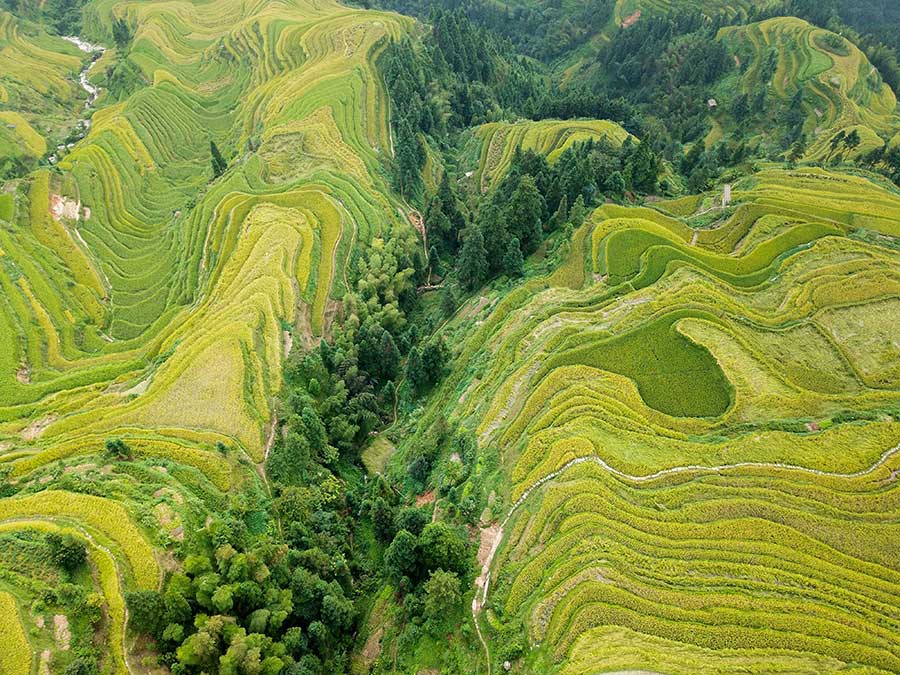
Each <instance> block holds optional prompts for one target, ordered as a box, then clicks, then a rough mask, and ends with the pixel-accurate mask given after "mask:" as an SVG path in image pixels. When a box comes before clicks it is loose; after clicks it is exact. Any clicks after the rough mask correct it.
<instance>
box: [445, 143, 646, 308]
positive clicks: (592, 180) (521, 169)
mask: <svg viewBox="0 0 900 675" xmlns="http://www.w3.org/2000/svg"><path fill="white" fill-rule="evenodd" d="M659 172H660V158H659V156H658V155H657V154H656V153H655V152H654V151H653V149H652V147H651V143H650V142H644V143H639V144H635V143H633V142H632V141H631V140H630V139H629V140H627V141H626V142H625V144H624V145H623V147H622V148H621V149H616V148H614V147H613V146H612V145H611V144H610V143H608V142H606V141H604V140H601V141H599V142H595V141H593V140H592V139H591V140H588V141H586V142H584V143H578V144H575V145H573V146H572V147H570V148H568V149H567V150H566V151H565V152H564V153H563V154H562V155H561V156H560V158H559V159H558V160H557V162H556V163H555V164H553V165H552V166H551V165H550V164H548V162H547V160H546V159H545V158H544V157H543V156H542V155H540V154H538V153H536V152H533V151H522V150H521V149H518V148H517V149H516V152H515V154H514V156H513V158H512V161H511V165H510V169H509V172H508V173H507V175H506V176H505V177H504V178H503V179H502V180H501V181H500V182H499V183H498V185H497V186H496V187H495V188H494V189H493V190H491V192H489V193H488V194H487V195H485V196H484V197H483V198H482V200H481V203H480V205H479V208H478V211H477V216H476V218H475V220H474V222H473V223H472V224H471V225H469V226H468V227H467V228H466V230H465V231H464V232H463V233H462V238H463V244H462V248H461V250H460V254H459V260H458V268H459V278H460V281H461V283H462V284H463V286H464V287H465V288H467V289H470V290H472V289H475V288H477V287H479V286H480V285H481V284H482V283H484V282H485V281H486V280H488V279H490V278H492V277H494V276H496V275H499V274H507V275H510V276H518V275H521V274H522V271H523V260H524V259H525V258H527V257H528V256H529V255H531V254H532V253H534V252H535V251H536V250H537V248H538V246H539V245H540V244H541V242H542V241H543V240H544V238H545V236H546V235H547V234H548V233H549V232H551V231H553V230H555V229H557V228H559V227H562V226H564V225H566V224H568V223H572V224H574V225H580V224H581V221H583V220H584V217H585V216H586V214H587V209H588V208H589V207H591V206H595V205H597V204H600V203H602V202H603V201H604V200H605V199H607V198H609V199H621V198H623V197H624V195H625V191H626V190H632V191H634V192H638V193H642V194H650V193H653V192H655V191H656V190H657V189H658V175H659Z"/></svg>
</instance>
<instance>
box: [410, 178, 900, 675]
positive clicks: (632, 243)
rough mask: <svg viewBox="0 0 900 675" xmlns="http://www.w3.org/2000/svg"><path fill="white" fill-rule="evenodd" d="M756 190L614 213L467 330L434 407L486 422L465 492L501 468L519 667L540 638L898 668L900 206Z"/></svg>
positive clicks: (588, 651)
mask: <svg viewBox="0 0 900 675" xmlns="http://www.w3.org/2000/svg"><path fill="white" fill-rule="evenodd" d="M732 200H733V201H732V202H731V204H729V205H728V207H727V208H725V209H722V207H721V193H711V194H709V195H707V196H706V198H705V199H702V200H697V201H695V202H694V204H693V206H691V207H687V208H685V203H684V202H683V200H682V201H680V202H676V203H673V204H672V205H671V212H670V213H671V215H669V213H667V212H666V209H668V208H669V204H667V203H666V202H661V203H660V204H659V208H657V209H651V208H634V207H631V208H628V207H620V206H615V205H607V206H605V207H601V208H600V209H598V210H597V211H595V213H594V214H593V216H592V217H591V219H590V220H589V221H588V223H587V224H585V226H583V228H582V229H581V230H579V231H578V232H577V233H576V235H575V236H574V238H573V243H572V249H571V253H570V254H569V257H568V259H567V261H566V262H565V264H564V265H563V266H561V267H560V268H559V269H558V270H556V271H555V272H554V273H553V274H552V275H551V276H549V277H545V278H537V279H533V280H531V281H526V282H524V283H522V284H521V285H519V286H517V287H516V288H514V289H512V290H511V291H510V292H509V293H508V294H505V295H501V296H499V297H491V296H489V297H487V298H483V299H482V300H481V301H476V300H473V301H472V302H470V303H469V304H468V305H466V306H464V307H463V308H462V309H461V310H460V313H459V318H458V319H457V320H455V321H451V322H450V323H449V324H448V326H447V327H446V328H445V331H446V335H447V339H448V342H450V343H451V344H458V345H460V347H459V352H458V356H457V364H458V366H457V368H456V369H455V370H454V372H453V374H452V375H451V376H450V378H449V379H448V381H447V383H445V385H443V387H442V388H441V390H440V392H439V393H438V394H437V395H436V396H435V397H434V398H433V401H432V404H431V407H430V408H429V413H428V415H427V416H426V420H438V419H444V418H447V419H448V420H449V424H451V425H453V424H460V425H462V426H464V427H470V428H472V430H473V431H474V433H475V437H476V438H477V440H478V444H479V447H480V448H481V451H480V457H481V459H479V461H478V464H477V466H475V467H473V468H472V477H471V478H470V479H469V480H468V481H467V483H466V486H468V487H464V491H465V490H468V489H470V488H471V489H477V488H476V486H479V485H485V484H488V485H490V484H493V481H495V480H496V481H498V482H497V485H498V489H499V493H498V494H496V495H493V496H492V497H490V498H488V500H487V508H486V510H485V511H484V512H483V513H482V514H481V517H480V520H481V526H482V531H481V536H482V542H483V545H482V551H483V552H484V553H487V551H488V549H489V548H490V544H491V542H498V543H499V546H498V548H497V549H496V552H495V553H493V552H492V553H491V555H487V556H486V557H482V558H480V561H481V562H483V563H484V569H483V570H482V575H481V576H480V577H479V587H478V588H477V589H476V596H475V597H476V602H477V604H476V607H478V608H479V612H478V616H480V622H481V626H482V629H483V631H484V632H485V634H486V641H487V643H488V647H489V649H490V650H491V653H492V658H493V659H495V664H494V665H495V667H496V666H497V665H498V662H497V659H498V658H500V657H499V655H500V654H504V653H510V649H512V647H511V643H510V642H509V636H511V635H515V634H518V633H519V631H524V632H525V633H526V634H527V636H528V645H527V647H525V649H524V651H523V652H522V655H523V658H524V663H525V664H527V665H526V666H524V667H525V670H526V671H527V672H548V671H550V670H553V669H556V668H560V669H561V672H567V673H582V672H596V669H597V668H602V669H603V670H611V671H618V670H658V671H659V672H669V671H674V672H690V671H695V670H697V669H700V668H701V664H706V665H703V666H702V667H707V666H708V664H709V663H715V664H716V669H717V671H719V672H746V670H745V669H749V670H750V672H772V668H775V667H777V668H779V669H781V670H783V671H785V672H810V673H811V672H837V671H839V670H842V669H843V668H845V667H851V666H853V667H857V666H858V667H861V668H868V669H870V670H871V671H872V672H892V671H893V670H895V669H896V668H897V667H898V663H900V661H898V659H900V652H898V649H897V643H896V641H895V640H894V638H893V635H894V633H895V632H896V630H897V628H898V627H897V625H896V620H895V618H894V617H893V616H892V614H893V613H892V611H891V610H890V608H891V607H893V606H895V605H896V603H897V600H898V596H900V567H898V566H897V560H896V556H894V555H893V554H892V546H893V544H892V542H893V540H894V538H895V536H896V533H895V532H894V531H893V528H894V525H893V524H892V523H894V522H895V521H896V517H897V512H898V507H900V501H898V497H900V492H898V488H897V485H898V484H897V482H896V481H895V480H893V476H894V475H895V472H896V468H897V466H898V455H897V448H898V444H900V424H898V422H897V419H898V413H900V371H898V370H897V368H896V365H897V364H898V363H900V353H898V352H897V345H896V344H895V341H893V340H892V338H891V331H892V329H891V326H892V325H893V323H895V321H896V317H897V316H898V311H900V306H898V304H897V294H898V290H900V285H898V284H900V258H898V256H897V250H896V247H893V246H891V242H895V241H896V238H897V237H898V236H900V230H898V225H897V221H896V218H895V217H894V214H896V213H897V212H900V194H898V193H897V191H896V190H895V189H887V188H885V187H883V186H879V185H877V184H875V183H873V182H871V181H870V180H868V179H865V178H858V177H851V176H846V175H840V174H834V173H828V172H826V171H822V170H817V169H802V170H797V171H785V170H767V171H763V172H761V173H758V174H755V175H752V176H749V177H747V178H745V179H743V180H742V181H740V182H739V183H737V184H735V185H734V186H733V192H732ZM685 211H686V212H687V213H686V215H685V216H681V217H679V216H675V215H674V212H682V213H684V212H685ZM885 245H887V247H886V246H885ZM584 265H588V273H587V274H585V273H584V272H582V271H581V269H580V268H582V267H583V266H584ZM473 326H474V327H473ZM491 457H496V459H495V460H492V459H489V458H491ZM498 464H499V472H498ZM498 476H499V478H498ZM469 483H471V486H469ZM457 489H459V488H457ZM501 495H502V496H501ZM485 541H486V542H488V544H487V547H486V546H485V544H484V542H485ZM813 560H815V561H816V562H813ZM486 580H490V583H489V585H488V587H487V590H485V586H484V583H485V581H486ZM482 606H483V607H484V608H485V609H484V610H483V611H482V610H480V608H481V607H482ZM801 613H802V614H803V616H804V617H805V618H804V620H803V621H798V620H797V618H796V617H797V616H799V615H800V614H801ZM851 644H852V645H854V646H853V647H852V648H850V647H849V646H848V645H851ZM851 669H852V668H851ZM866 672H868V670H867V671H866Z"/></svg>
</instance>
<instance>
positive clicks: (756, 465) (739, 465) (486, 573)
mask: <svg viewBox="0 0 900 675" xmlns="http://www.w3.org/2000/svg"><path fill="white" fill-rule="evenodd" d="M898 451H900V443H898V444H897V445H895V446H894V447H892V448H889V449H888V450H886V451H885V452H884V453H883V454H882V455H881V457H880V458H879V459H878V460H877V461H876V462H875V463H874V464H872V465H871V466H869V467H868V468H866V469H862V470H860V471H856V472H854V473H837V472H832V471H822V470H821V469H810V468H808V467H805V466H799V465H796V464H782V463H780V462H735V463H734V464H720V465H717V466H702V465H699V464H689V465H685V466H675V467H671V468H669V469H662V470H661V471H656V472H655V473H651V474H647V475H643V476H634V475H632V474H629V473H626V472H624V471H620V470H619V469H616V468H615V467H612V466H610V465H609V464H607V463H606V462H605V461H603V460H602V459H600V458H599V457H597V456H596V455H587V456H585V457H576V458H575V459H572V460H570V461H568V462H566V463H565V464H563V465H562V466H561V467H560V468H558V469H557V470H556V471H553V472H551V473H548V474H547V475H546V476H543V477H542V478H539V479H538V480H536V481H535V482H534V483H532V484H531V485H529V486H528V488H526V489H525V491H524V492H523V493H522V494H521V496H520V497H519V498H518V499H516V501H515V502H513V505H512V506H511V507H510V508H509V511H508V512H507V513H506V517H505V518H504V519H503V520H502V521H501V523H500V529H499V531H498V532H497V535H496V539H495V540H494V543H493V545H492V546H491V549H490V552H489V553H488V556H487V559H486V560H485V561H484V565H482V567H481V574H480V575H479V576H478V579H476V581H475V585H476V587H477V589H476V592H475V597H474V598H472V621H473V622H474V623H475V631H476V632H477V633H478V639H479V640H480V641H481V644H482V646H483V647H484V655H485V658H486V659H487V675H491V652H490V649H489V647H488V643H487V640H486V639H485V638H484V636H483V635H482V633H481V627H480V626H479V624H478V615H479V614H480V612H481V609H482V607H484V605H485V603H486V602H487V596H488V590H489V588H490V583H491V565H492V563H493V562H494V556H495V555H496V553H497V549H499V548H500V542H501V540H502V539H503V530H504V528H505V527H506V524H507V523H508V522H509V519H510V518H512V517H513V515H515V513H516V511H518V510H519V508H520V507H521V506H522V505H523V504H524V503H525V501H526V500H527V499H528V497H529V496H531V493H533V492H534V491H535V490H537V489H539V488H541V487H543V486H544V485H546V484H547V483H549V482H550V481H552V480H555V479H557V478H559V477H560V476H561V475H562V474H563V473H565V472H566V471H568V470H569V469H570V468H572V467H573V466H576V465H578V464H588V463H591V464H597V465H599V466H601V467H602V468H603V469H604V470H605V471H608V472H609V473H610V474H612V475H613V476H615V477H617V478H621V479H622V480H625V481H631V482H633V483H646V482H648V481H652V480H656V479H657V478H662V477H663V476H671V475H676V474H681V473H718V472H720V471H726V470H729V469H748V468H753V469H780V470H783V471H798V472H801V473H805V474H809V475H813V476H823V477H829V478H861V477H862V476H866V475H868V474H870V473H873V472H875V471H876V470H878V469H879V468H880V467H881V466H882V465H884V463H885V462H887V461H888V459H890V458H891V457H892V456H893V455H894V454H896V453H897V452H898ZM482 580H483V582H482ZM479 591H480V596H481V597H480V598H479Z"/></svg>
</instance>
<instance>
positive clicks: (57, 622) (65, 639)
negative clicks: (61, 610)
mask: <svg viewBox="0 0 900 675" xmlns="http://www.w3.org/2000/svg"><path fill="white" fill-rule="evenodd" d="M53 639H54V640H56V646H57V647H59V648H60V649H62V650H63V651H66V650H67V649H68V648H69V641H70V640H71V639H72V638H71V635H70V634H69V618H68V617H67V616H66V615H65V614H55V615H54V616H53Z"/></svg>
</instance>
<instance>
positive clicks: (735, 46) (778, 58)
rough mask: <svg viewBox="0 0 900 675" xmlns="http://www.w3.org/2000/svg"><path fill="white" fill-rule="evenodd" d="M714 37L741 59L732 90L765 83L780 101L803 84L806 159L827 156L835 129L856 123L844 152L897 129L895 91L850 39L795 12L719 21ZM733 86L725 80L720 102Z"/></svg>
mask: <svg viewBox="0 0 900 675" xmlns="http://www.w3.org/2000/svg"><path fill="white" fill-rule="evenodd" d="M718 39H719V40H721V41H723V43H724V44H725V45H726V47H727V48H728V49H729V51H730V52H732V53H733V55H734V57H735V61H736V64H737V63H740V64H742V65H745V66H746V68H745V69H744V70H743V71H742V72H741V74H740V76H739V82H738V84H737V85H736V90H737V91H738V92H744V93H747V94H749V95H751V96H752V95H754V94H755V93H756V92H759V91H761V90H768V91H769V92H770V93H771V94H774V95H775V96H777V97H778V98H780V99H781V100H782V101H785V102H786V101H789V100H791V99H792V98H793V96H794V95H795V94H796V93H797V91H798V89H799V90H802V91H803V104H802V105H803V109H804V113H805V118H806V122H805V124H804V132H805V133H806V134H807V136H808V137H809V138H811V139H812V142H811V143H810V146H809V148H808V149H807V153H806V158H807V159H808V160H811V161H827V160H830V159H831V158H832V156H833V155H834V154H835V152H834V149H833V148H832V147H831V141H832V139H833V137H834V136H835V135H836V134H838V133H839V132H844V133H845V134H849V133H851V132H852V131H854V130H855V131H856V132H857V133H858V134H859V136H860V144H859V145H858V146H857V147H855V148H851V149H842V154H843V156H844V158H845V159H853V158H854V157H857V156H859V155H861V154H864V153H866V152H868V151H871V150H873V149H875V148H877V147H881V146H883V145H884V143H885V139H890V138H891V137H892V136H893V135H894V134H895V133H896V132H897V129H898V125H900V119H898V117H897V114H896V108H897V99H896V96H895V95H894V92H893V91H892V90H891V88H890V87H889V86H888V85H887V84H885V83H884V81H883V80H882V79H881V75H880V74H879V73H878V70H877V69H876V68H875V67H873V66H872V64H871V63H869V60H868V59H867V58H866V56H865V55H864V54H863V53H862V52H861V51H860V50H859V48H857V47H856V45H854V44H853V43H852V42H850V41H849V40H846V39H844V38H843V37H840V36H838V35H836V34H834V33H831V32H830V31H827V30H824V29H822V28H817V27H815V26H813V25H811V24H809V23H807V22H805V21H803V20H802V19H798V18H794V17H778V18H774V19H769V20H766V21H762V22H760V23H754V24H750V25H746V26H731V27H727V28H723V29H722V30H721V31H720V33H719V36H718ZM734 89H735V87H734V85H733V84H732V83H731V82H728V83H726V85H725V86H724V87H723V91H722V92H721V95H719V96H718V98H719V99H721V102H722V103H723V104H727V103H729V102H730V98H732V97H733V95H734V94H733V93H731V92H732V91H733V90H734ZM726 92H728V93H726Z"/></svg>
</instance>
